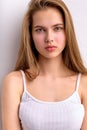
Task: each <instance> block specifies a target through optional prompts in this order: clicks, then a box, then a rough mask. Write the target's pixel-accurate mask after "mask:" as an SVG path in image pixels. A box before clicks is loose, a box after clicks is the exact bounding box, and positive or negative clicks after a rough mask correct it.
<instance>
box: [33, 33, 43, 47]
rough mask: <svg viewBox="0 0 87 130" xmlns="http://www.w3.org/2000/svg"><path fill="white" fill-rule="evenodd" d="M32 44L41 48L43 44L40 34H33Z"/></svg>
mask: <svg viewBox="0 0 87 130" xmlns="http://www.w3.org/2000/svg"><path fill="white" fill-rule="evenodd" d="M33 41H34V45H35V47H36V49H37V48H41V47H42V46H43V42H44V38H43V37H42V36H37V35H34V36H33Z"/></svg>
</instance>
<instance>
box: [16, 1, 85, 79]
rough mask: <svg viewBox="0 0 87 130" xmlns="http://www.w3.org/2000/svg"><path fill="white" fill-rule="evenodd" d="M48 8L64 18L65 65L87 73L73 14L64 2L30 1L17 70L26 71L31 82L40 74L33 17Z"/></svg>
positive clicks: (25, 18)
mask: <svg viewBox="0 0 87 130" xmlns="http://www.w3.org/2000/svg"><path fill="white" fill-rule="evenodd" d="M48 7H52V8H56V9H58V10H59V11H60V12H61V14H62V16H63V20H64V27H65V33H66V47H65V49H64V50H63V61H64V63H65V65H66V66H67V67H68V68H69V69H71V70H72V71H74V72H77V73H79V72H80V73H83V74H85V73H87V70H86V68H85V66H84V65H83V61H82V59H81V55H80V52H79V48H78V44H77V40H76V36H75V31H74V26H73V22H72V17H71V14H70V12H69V10H68V8H67V7H66V5H65V3H64V2H63V1H62V0H31V1H30V3H29V8H28V10H27V12H26V15H25V17H24V21H23V28H22V36H21V44H20V49H19V55H18V59H17V63H16V67H15V70H20V69H22V70H24V71H25V72H26V74H27V76H28V77H29V79H31V80H32V79H34V78H35V77H36V76H37V75H38V74H39V65H38V60H37V58H38V52H37V50H36V49H35V47H34V43H33V39H32V35H31V31H32V22H33V20H32V16H33V14H34V13H35V12H36V11H39V10H42V9H45V8H48ZM27 70H28V71H27Z"/></svg>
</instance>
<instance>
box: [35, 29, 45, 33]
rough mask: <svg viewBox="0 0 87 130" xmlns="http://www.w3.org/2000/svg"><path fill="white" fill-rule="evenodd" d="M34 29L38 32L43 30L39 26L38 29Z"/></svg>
mask: <svg viewBox="0 0 87 130" xmlns="http://www.w3.org/2000/svg"><path fill="white" fill-rule="evenodd" d="M35 31H36V32H38V33H39V32H42V31H45V30H44V29H42V28H39V29H36V30H35Z"/></svg>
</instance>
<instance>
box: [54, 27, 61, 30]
mask: <svg viewBox="0 0 87 130" xmlns="http://www.w3.org/2000/svg"><path fill="white" fill-rule="evenodd" d="M54 30H55V31H61V30H63V27H55V28H54Z"/></svg>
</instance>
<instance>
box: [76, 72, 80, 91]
mask: <svg viewBox="0 0 87 130" xmlns="http://www.w3.org/2000/svg"><path fill="white" fill-rule="evenodd" d="M80 79H81V73H79V74H78V78H77V83H76V91H78V89H79V85H80Z"/></svg>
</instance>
